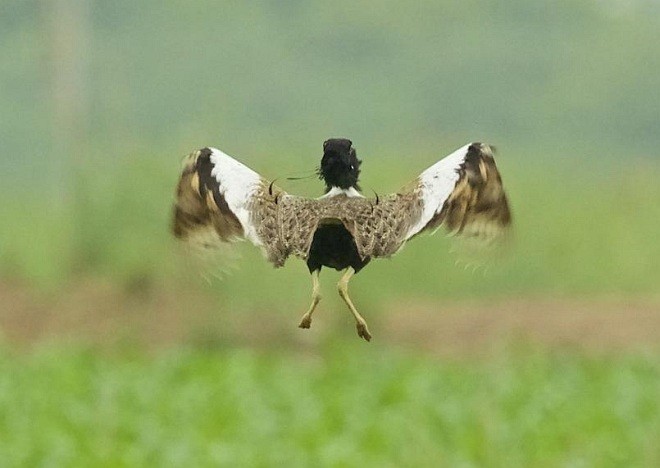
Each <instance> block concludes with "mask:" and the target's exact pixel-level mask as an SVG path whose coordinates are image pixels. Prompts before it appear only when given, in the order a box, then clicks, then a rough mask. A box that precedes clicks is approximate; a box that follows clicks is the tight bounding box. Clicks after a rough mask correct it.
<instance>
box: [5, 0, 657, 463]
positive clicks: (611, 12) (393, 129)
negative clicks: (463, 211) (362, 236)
mask: <svg viewBox="0 0 660 468" xmlns="http://www.w3.org/2000/svg"><path fill="white" fill-rule="evenodd" d="M658 44H660V3H659V2H657V1H654V0H638V1H625V2H624V1H618V0H600V1H596V0H580V1H570V2H569V1H560V2H550V1H546V0H541V1H537V2H526V1H521V0H515V1H510V2H504V3H503V2H500V3H492V2H480V1H464V2H448V1H421V2H403V1H399V2H393V1H381V2H373V1H364V2H348V1H336V2H318V1H296V0H286V1H284V0H281V1H272V0H271V1H259V2H212V1H205V0H201V1H197V2H170V3H164V2H158V1H155V0H143V1H140V2H131V1H124V0H117V1H114V2H101V1H98V0H97V1H92V0H40V1H37V0H34V1H30V0H23V1H18V0H16V1H13V0H1V1H0V102H1V103H2V108H0V150H1V152H0V196H1V197H2V203H0V459H2V460H3V463H6V464H7V466H90V465H92V466H154V465H157V466H218V465H226V466H280V465H286V466H379V467H380V466H511V465H515V466H657V465H659V464H660V445H659V444H658V443H657V441H658V440H660V403H659V402H658V398H657V395H659V394H660V353H659V349H658V342H659V341H660V287H659V286H658V285H660V243H659V242H658V240H657V238H658V232H659V231H660V203H659V202H660V185H659V184H658V183H657V180H658V176H660V158H659V153H658V148H659V147H660V131H659V129H660V91H659V90H660V54H659V53H658ZM337 136H341V137H348V138H350V139H352V140H353V142H354V144H355V146H356V148H357V151H358V155H359V156H360V157H361V159H362V160H363V166H362V169H363V172H362V186H363V188H364V189H365V192H368V193H371V191H377V192H378V193H381V194H382V193H387V192H389V191H394V190H396V189H397V188H399V187H400V186H402V185H403V184H404V183H405V182H407V181H409V180H411V179H412V178H414V177H415V176H416V175H417V174H418V173H419V172H421V171H422V170H423V169H424V168H426V167H428V166H429V165H431V164H432V163H433V162H435V161H437V160H438V159H440V158H441V157H442V156H443V155H445V154H448V153H449V152H451V151H453V150H454V149H455V148H457V147H459V146H462V145H463V144H464V143H466V142H468V141H484V142H488V143H491V144H494V145H495V146H496V147H497V148H498V154H497V161H498V166H499V168H500V170H501V172H502V174H503V178H504V183H505V187H506V189H507V191H508V193H509V197H510V201H511V204H512V208H513V213H514V222H515V227H514V235H513V239H512V242H511V243H510V245H507V246H506V248H505V249H504V250H503V251H502V252H500V253H498V255H495V256H493V255H490V256H488V257H483V256H480V255H473V254H472V253H466V252H465V251H463V250H462V249H460V248H459V249H458V250H457V249H456V244H455V242H453V241H452V240H451V239H447V238H445V237H444V236H442V235H436V236H434V237H425V238H421V239H416V240H415V241H414V242H412V243H411V244H410V245H408V246H407V247H406V249H404V251H403V252H401V253H400V254H399V255H397V256H396V257H394V258H393V259H391V260H389V261H379V262H374V263H372V264H370V265H369V268H367V269H365V270H364V272H363V273H361V274H360V275H358V276H357V277H356V278H355V279H354V280H353V281H352V282H351V288H352V289H351V291H352V296H353V298H354V301H355V302H356V305H357V307H358V309H359V310H360V311H361V312H362V313H363V315H365V316H366V318H367V320H368V321H369V323H370V326H371V330H372V333H373V334H374V338H375V339H374V341H373V342H372V343H370V344H368V345H367V344H366V343H362V342H359V341H358V338H357V336H356V334H355V331H354V327H353V323H352V320H351V318H350V315H349V314H348V312H347V311H345V310H344V306H343V304H342V303H341V301H340V300H339V299H338V297H336V294H335V287H334V283H335V282H336V281H337V280H338V277H339V276H338V275H337V274H336V273H335V272H331V271H327V270H324V273H323V275H322V276H321V281H322V286H323V294H324V300H323V302H322V303H321V305H320V310H319V311H318V313H317V314H316V315H315V321H314V324H313V327H312V329H311V330H309V331H302V330H299V329H297V328H296V325H297V323H298V320H299V317H300V315H302V313H303V312H304V311H305V310H306V308H307V306H308V301H309V296H310V293H311V284H310V280H309V275H308V273H307V270H306V267H305V265H304V264H303V263H302V262H299V261H297V260H295V259H292V260H290V261H289V264H288V265H287V266H286V267H285V268H284V269H283V270H277V271H276V270H273V269H272V267H270V266H269V265H268V264H266V263H265V262H264V261H263V260H262V259H261V257H260V254H259V252H257V251H255V249H253V248H252V247H251V246H249V245H247V244H246V243H243V244H238V245H235V246H232V247H231V248H228V249H227V251H226V252H221V253H220V254H218V255H214V256H212V257H211V258H206V259H199V258H196V257H194V256H191V255H190V254H189V253H188V252H186V251H185V249H183V248H182V247H181V246H180V245H178V244H177V243H176V242H175V241H174V240H173V239H172V238H171V236H170V235H169V232H168V229H169V217H170V213H171V204H172V199H173V191H174V187H175V184H176V181H177V177H178V172H179V168H180V163H179V161H180V159H181V158H182V157H183V156H184V155H185V154H187V153H189V152H190V151H192V150H194V149H197V148H199V147H203V146H216V147H219V148H221V149H223V150H224V151H225V152H227V153H228V154H230V155H232V156H234V157H236V158H238V159H240V160H241V161H243V162H244V163H246V164H247V165H249V166H250V167H252V168H253V169H255V170H257V171H258V172H260V173H261V174H263V175H264V176H266V177H268V178H271V179H272V178H276V177H285V176H288V175H292V174H299V173H302V172H309V171H312V170H314V169H315V168H316V166H317V165H318V162H319V159H320V156H321V144H322V142H323V141H324V140H325V139H327V138H329V137H337ZM278 183H279V184H281V185H283V186H284V187H285V189H286V190H288V191H290V192H295V193H300V194H304V195H308V196H316V195H318V194H320V191H321V189H322V187H321V184H320V182H319V181H318V180H315V179H313V178H312V179H307V180H302V181H295V182H294V181H284V182H278Z"/></svg>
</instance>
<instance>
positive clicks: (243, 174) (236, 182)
mask: <svg viewBox="0 0 660 468" xmlns="http://www.w3.org/2000/svg"><path fill="white" fill-rule="evenodd" d="M209 149H210V150H211V162H212V163H213V166H214V167H213V170H212V171H211V175H212V176H213V177H214V178H215V180H216V181H217V182H218V186H219V191H220V194H221V195H222V196H223V197H224V199H225V201H226V202H227V205H228V206H229V209H231V211H232V212H233V213H234V214H235V215H236V217H237V218H238V220H239V221H240V223H241V226H242V227H243V233H244V236H245V237H246V238H247V239H248V240H249V241H250V242H252V243H253V244H255V245H257V246H261V245H262V241H261V239H260V238H259V236H258V235H257V231H256V228H255V226H254V225H253V224H252V223H251V222H250V216H251V212H250V199H251V198H252V196H253V195H254V194H255V193H256V191H257V190H258V189H259V187H260V182H261V177H260V176H259V174H257V173H256V172H254V171H253V170H252V169H250V168H249V167H247V166H246V165H244V164H241V163H240V162H238V161H237V160H235V159H234V158H232V157H230V156H228V155H226V154H225V153H223V152H222V151H220V150H219V149H217V148H209Z"/></svg>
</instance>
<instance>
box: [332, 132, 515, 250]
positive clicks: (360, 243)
mask: <svg viewBox="0 0 660 468" xmlns="http://www.w3.org/2000/svg"><path fill="white" fill-rule="evenodd" d="M353 203H355V204H357V203H361V205H364V204H365V202H360V201H355V202H353ZM367 203H371V206H370V207H369V209H366V208H364V207H362V206H355V207H353V213H354V215H353V216H350V217H345V218H344V219H342V221H343V222H344V224H345V225H346V226H347V228H348V229H349V230H350V231H351V233H352V234H353V237H354V238H355V241H356V245H357V247H358V250H359V251H360V254H361V255H362V256H367V255H368V256H372V257H389V256H391V255H392V254H394V253H396V252H397V251H398V250H399V249H400V248H401V247H402V246H403V245H404V244H405V243H406V241H408V240H409V239H411V238H413V237H414V236H416V235H418V234H420V233H423V232H434V231H435V230H436V229H437V228H439V227H440V226H445V227H446V228H447V229H448V230H449V231H450V232H451V233H453V234H456V235H462V236H469V237H475V238H478V239H482V240H484V241H486V242H489V241H493V240H495V239H497V238H498V237H500V235H501V234H503V233H504V232H505V231H506V230H507V228H508V227H509V226H510V225H511V212H510V210H509V204H508V202H507V198H506V194H505V192H504V188H503V186H502V178H501V177H500V174H499V172H498V170H497V166H496V165H495V160H494V158H493V152H492V149H491V148H490V147H489V146H488V145H484V144H481V143H471V144H468V145H465V146H464V147H462V148H459V149H458V150H456V151H455V152H453V153H452V154H450V155H449V156H447V157H445V158H444V159H442V160H440V161H439V162H437V163H436V164H434V165H433V166H431V167H429V168H428V169H427V170H425V171H424V172H422V173H421V174H420V175H419V177H417V178H416V179H415V180H413V181H412V182H411V183H410V184H408V185H407V186H406V187H404V188H403V189H402V190H401V191H399V192H398V193H396V194H393V195H390V196H388V197H385V198H384V199H382V200H380V201H379V202H378V203H377V204H375V205H374V204H373V202H367Z"/></svg>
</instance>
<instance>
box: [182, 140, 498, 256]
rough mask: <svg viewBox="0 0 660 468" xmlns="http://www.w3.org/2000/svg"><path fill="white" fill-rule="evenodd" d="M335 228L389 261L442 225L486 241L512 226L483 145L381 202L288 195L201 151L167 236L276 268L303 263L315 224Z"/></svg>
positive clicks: (363, 252)
mask: <svg viewBox="0 0 660 468" xmlns="http://www.w3.org/2000/svg"><path fill="white" fill-rule="evenodd" d="M337 221H339V222H341V223H343V224H344V226H345V227H346V229H347V230H348V231H349V232H350V233H351V234H352V236H353V239H354V240H355V244H356V247H357V250H358V253H359V254H360V256H362V257H363V258H366V257H389V256H391V255H393V254H394V253H396V252H397V251H398V250H399V249H400V248H401V247H403V245H404V244H405V243H406V241H407V240H409V239H411V238H412V237H414V236H416V235H417V234H419V233H422V232H427V231H429V232H433V231H435V230H436V229H437V228H438V227H440V226H443V225H444V226H446V228H447V229H448V230H449V231H450V232H452V233H454V234H456V235H463V236H470V237H475V238H478V239H483V240H484V241H492V240H495V239H497V238H498V237H499V236H500V234H502V233H503V232H504V231H505V230H506V228H508V227H509V226H510V224H511V214H510V211H509V206H508V203H507V199H506V195H505V193H504V189H503V187H502V179H501V177H500V174H499V172H498V170H497V167H496V166H495V160H494V159H493V153H492V150H491V148H490V147H489V146H487V145H483V144H481V143H472V144H469V145H466V146H464V147H462V148H460V149H458V150H456V151H455V152H454V153H452V154H450V155H449V156H447V157H446V158H444V159H442V160H441V161H439V162H438V163H436V164H434V165H433V166H431V167H430V168H428V169H427V170H425V171H424V172H422V173H421V174H420V176H419V177H418V178H417V179H415V180H414V181H412V182H411V183H410V184H408V185H407V186H406V187H404V188H403V189H402V190H401V191H399V192H398V193H395V194H392V195H389V196H387V197H384V198H382V199H380V198H377V199H368V198H364V197H361V196H347V194H346V193H340V194H338V195H335V196H325V197H321V198H317V199H310V198H304V197H297V196H293V195H288V194H286V193H285V192H283V191H282V190H281V189H279V188H278V187H276V186H274V185H273V184H270V183H269V182H268V181H267V180H265V179H264V178H262V177H261V176H259V174H257V173H256V172H254V171H252V170H251V169H249V168H248V167H246V166H244V165H243V164H241V163H239V162H238V161H236V160H234V159H232V158H230V157H229V156H227V155H226V154H224V153H222V152H221V151H219V150H217V149H209V148H204V149H202V150H200V151H196V152H194V153H192V154H191V155H190V156H188V158H187V159H186V160H185V162H184V169H183V174H182V175H181V180H180V181H179V186H178V189H177V200H176V205H175V213H174V227H173V230H174V234H175V235H176V236H177V237H178V238H182V239H187V240H191V241H193V242H198V243H201V244H202V245H209V246H212V245H214V244H215V243H216V242H217V241H225V242H227V241H232V240H235V239H239V238H246V239H248V240H250V241H251V242H252V243H253V244H254V245H256V246H259V247H260V248H261V249H262V251H263V252H264V254H265V255H266V257H267V259H268V260H269V261H270V262H272V263H273V264H274V265H275V266H282V265H283V264H284V262H285V260H286V259H287V257H288V256H289V255H295V256H297V257H299V258H302V259H305V260H306V259H307V257H308V255H309V251H310V247H311V244H312V240H313V237H314V233H315V231H316V229H317V227H318V226H319V224H322V223H327V222H337Z"/></svg>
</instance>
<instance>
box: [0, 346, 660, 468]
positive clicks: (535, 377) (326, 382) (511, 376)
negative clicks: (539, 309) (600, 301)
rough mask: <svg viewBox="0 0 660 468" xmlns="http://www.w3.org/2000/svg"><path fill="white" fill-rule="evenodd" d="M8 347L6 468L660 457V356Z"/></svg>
mask: <svg viewBox="0 0 660 468" xmlns="http://www.w3.org/2000/svg"><path fill="white" fill-rule="evenodd" d="M320 351H322V352H321V353H319V354H314V355H305V354H303V355H301V356H291V355H285V354H281V353H278V352H276V351H274V350H271V352H269V353H267V354H259V353H257V352H254V351H249V350H232V351H201V350H197V351H195V350H185V349H184V350H172V351H171V352H169V353H165V354H161V355H158V356H155V357H153V356H152V357H149V356H145V355H144V354H132V353H127V354H118V355H106V356H102V355H99V354H97V353H94V352H88V351H85V350H81V349H75V348H74V349H71V348H60V349H58V348H52V347H49V348H47V349H45V350H43V351H36V352H34V353H32V354H29V355H20V356H16V355H14V354H12V353H11V352H8V351H5V352H3V353H2V354H0V454H2V464H3V466H8V467H9V466H164V467H165V466H374V467H376V466H378V467H382V466H411V467H412V466H415V467H419V466H452V467H453V466H512V465H513V466H602V467H608V466H612V467H616V466H629V467H634V466H640V467H643V466H648V467H650V466H657V465H658V463H659V462H660V449H659V447H658V444H657V441H658V440H660V403H659V401H658V398H657V396H658V394H659V393H660V362H659V361H658V360H657V357H655V358H653V357H650V356H640V355H637V356H625V355H624V356H612V357H610V358H608V359H603V358H586V357H580V356H578V355H575V354H573V353H559V354H557V353H554V354H553V353H549V352H544V351H541V350H538V349H533V348H523V349H509V350H503V351H502V353H500V354H498V355H497V356H493V357H491V358H490V359H488V360H486V361H457V362H451V361H437V360H434V359H430V358H424V357H420V356H410V355H405V354H401V353H394V352H392V351H391V350H388V349H386V348H382V347H373V346H368V347H367V346H366V345H361V344H360V345H358V344H353V345H347V344H346V343H342V344H341V346H336V347H331V348H328V349H324V350H320Z"/></svg>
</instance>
